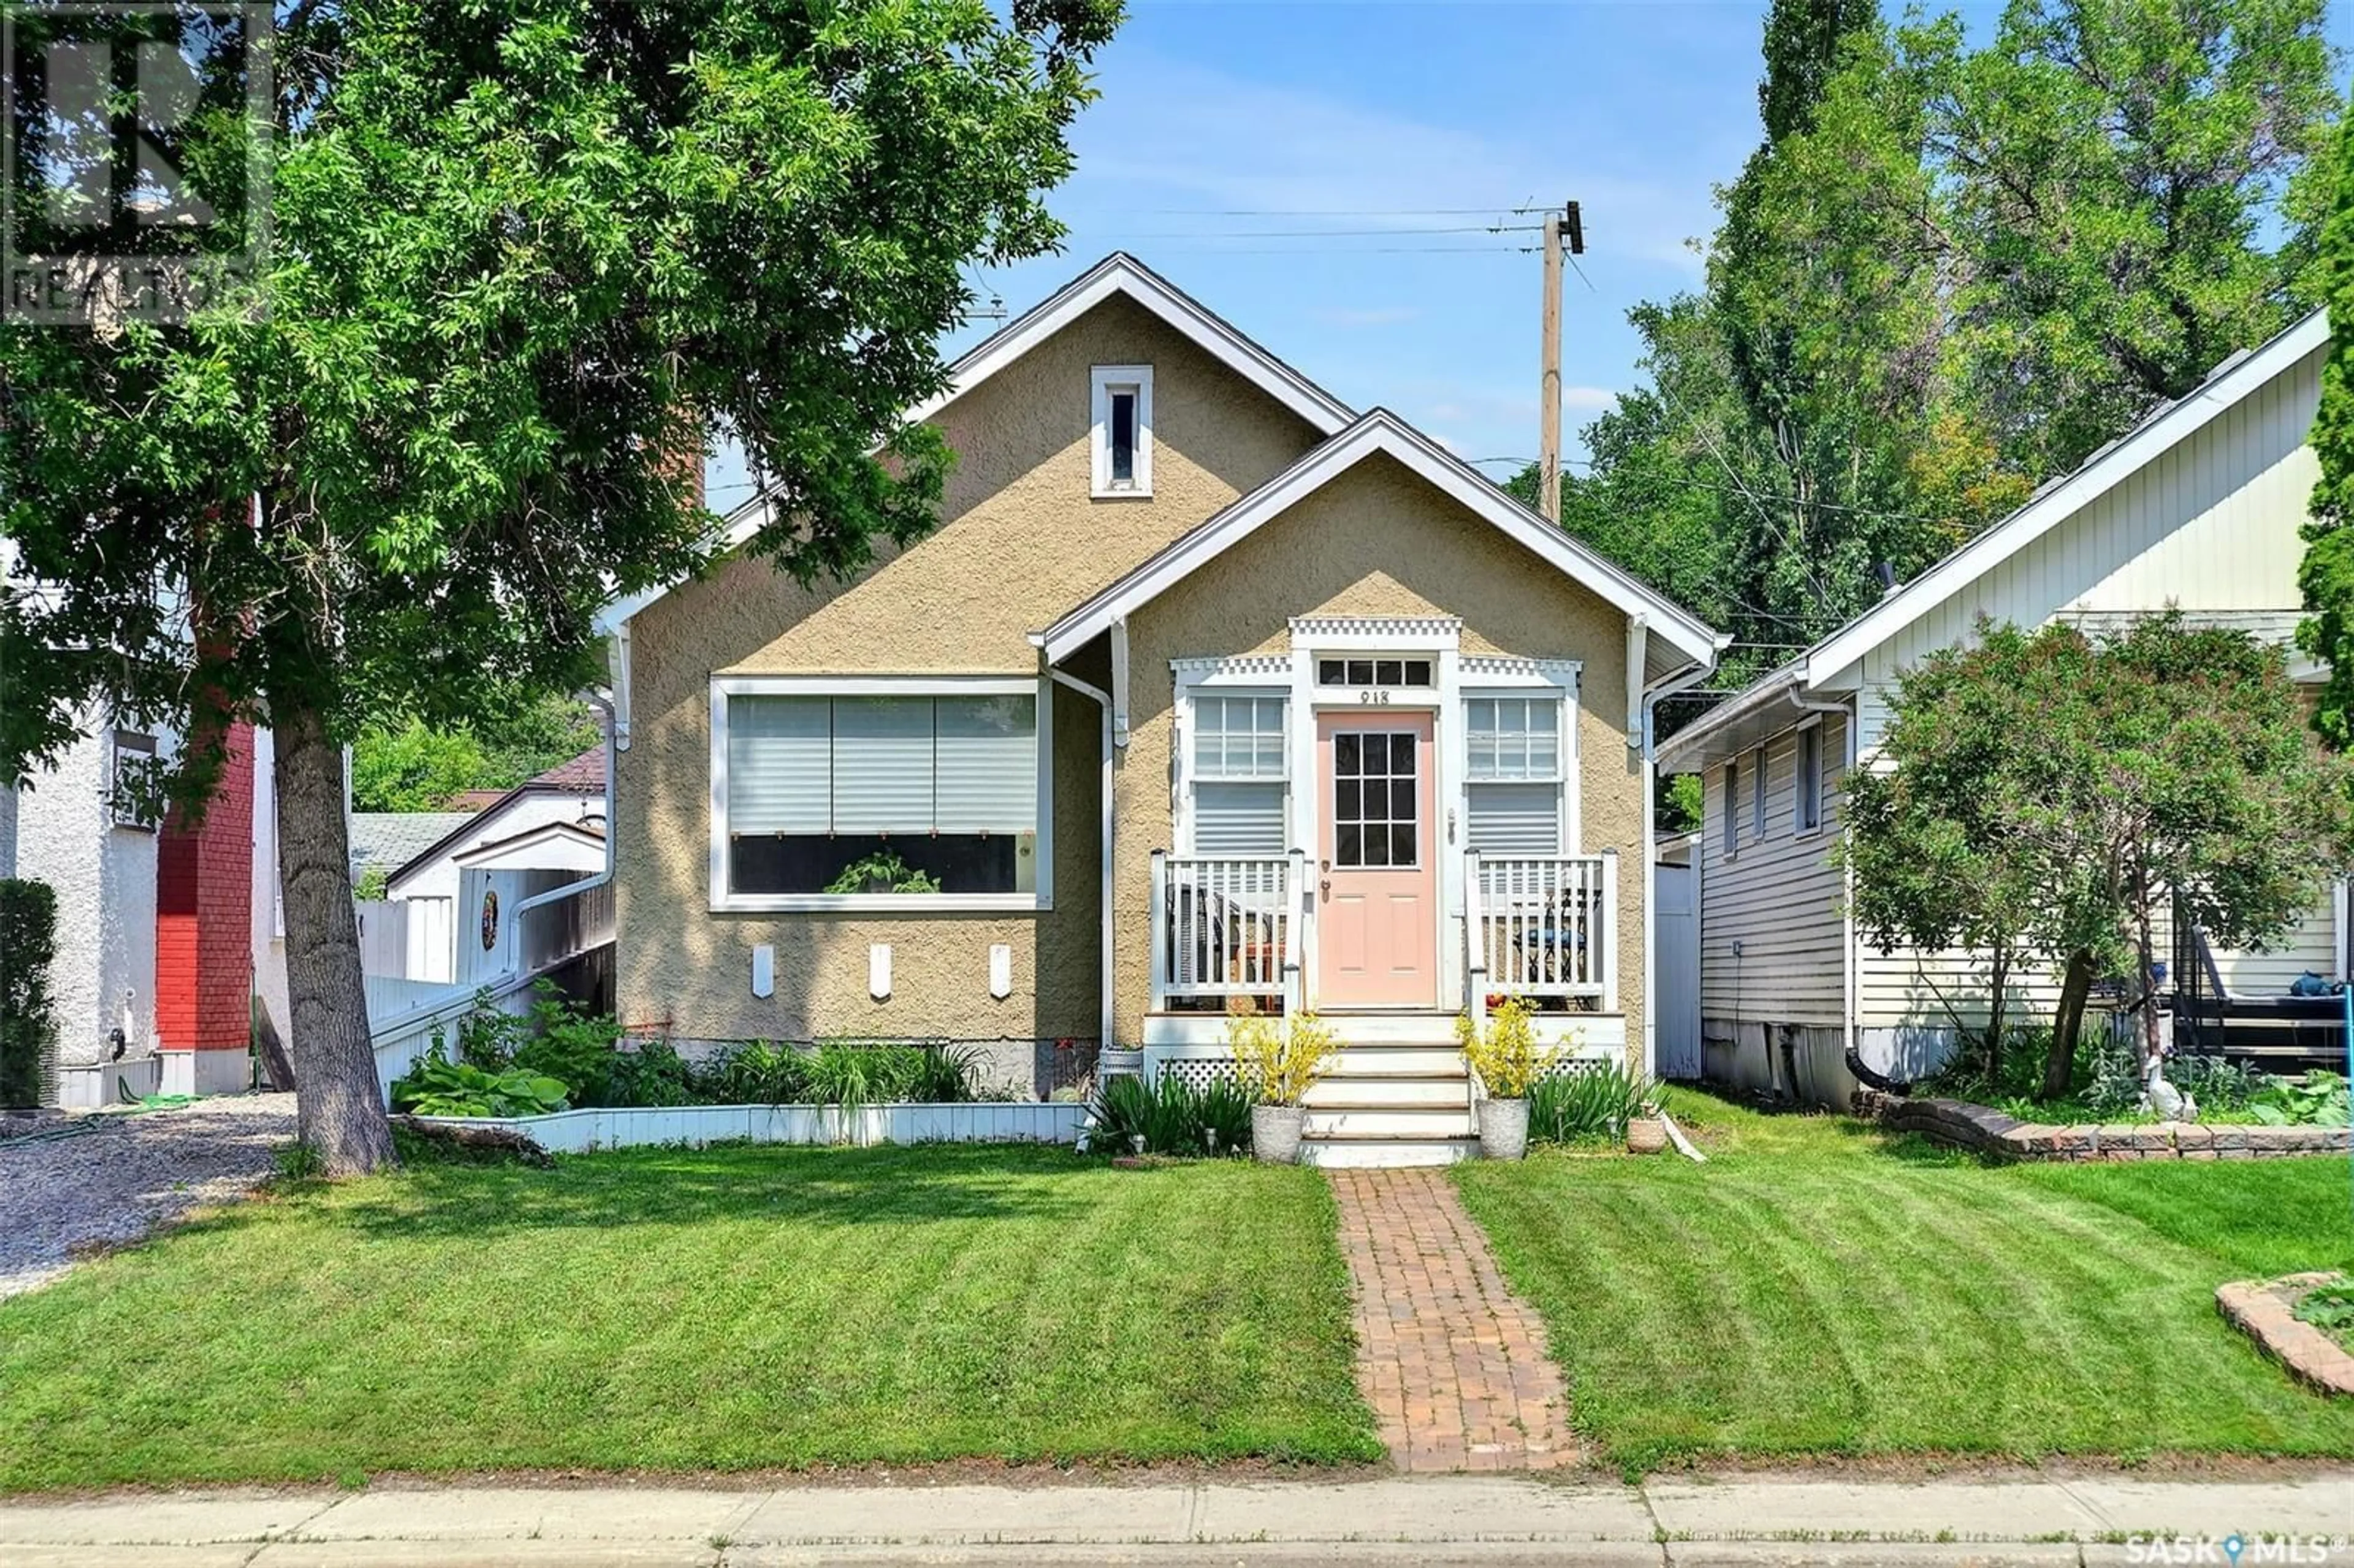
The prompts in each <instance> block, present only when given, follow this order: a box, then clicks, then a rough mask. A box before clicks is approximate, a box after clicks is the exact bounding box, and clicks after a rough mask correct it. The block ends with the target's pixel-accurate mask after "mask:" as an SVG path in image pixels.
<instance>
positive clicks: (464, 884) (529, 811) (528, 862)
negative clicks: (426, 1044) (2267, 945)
mask: <svg viewBox="0 0 2354 1568" xmlns="http://www.w3.org/2000/svg"><path fill="white" fill-rule="evenodd" d="M352 848H353V857H354V859H355V861H356V862H357V863H358V864H357V866H356V867H355V874H356V873H357V872H364V871H366V869H368V868H369V867H370V866H381V867H383V868H384V869H385V872H386V883H385V896H384V898H383V899H381V900H366V901H363V902H362V903H361V905H360V952H361V960H362V967H363V968H364V969H366V971H367V974H368V975H369V977H370V994H371V995H372V996H375V997H376V998H377V999H378V1000H379V1001H384V1002H387V1003H390V1002H397V1001H400V1000H402V999H404V998H406V997H408V996H409V995H410V994H411V993H414V994H418V995H422V994H424V990H423V989H420V988H429V987H432V986H447V985H451V984H460V983H465V982H467V981H469V980H472V979H475V978H477V976H478V973H479V972H481V970H482V964H483V963H484V962H486V961H494V960H495V957H496V954H495V948H496V943H495V941H486V940H483V939H482V937H483V934H484V932H485V931H486V930H489V931H491V932H495V929H496V927H497V923H498V918H499V916H498V914H497V907H498V906H500V905H505V906H512V905H514V903H516V902H518V901H519V900H520V899H521V898H525V897H529V896H531V895H534V894H537V893H541V892H545V891H546V890H547V889H548V888H551V887H556V886H560V885H564V884H566V883H568V882H572V881H576V880H578V878H580V877H582V876H584V875H587V874H589V873H591V872H594V871H597V870H599V869H601V868H602V867H603V865H604V863H605V751H604V747H602V746H601V745H600V746H598V747H592V748H590V749H589V750H588V751H586V752H583V753H582V754H581V755H579V756H578V757H576V758H572V759H571V760H570V761H568V762H566V763H563V764H561V765H559V766H557V767H555V768H549V769H548V770H547V771H546V772H545V773H542V774H540V775H539V776H538V777H537V778H535V779H530V780H528V781H526V782H525V783H523V784H520V785H517V786H516V787H515V788H514V789H510V790H508V791H507V792H506V793H505V794H504V795H502V796H500V797H499V798H498V799H497V800H494V801H493V802H492V803H491V804H490V805H489V806H487V807H485V808H484V809H483V810H479V811H406V812H383V811H377V812H362V813H358V814H355V816H354V817H353V819H352ZM486 899H489V900H491V902H489V903H488V904H486ZM485 955H490V957H489V958H486V957H485ZM396 980H397V981H406V982H408V986H407V987H406V988H404V987H401V986H397V985H393V984H390V983H387V982H391V981H396Z"/></svg>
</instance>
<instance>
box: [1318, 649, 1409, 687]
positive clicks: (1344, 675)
mask: <svg viewBox="0 0 2354 1568" xmlns="http://www.w3.org/2000/svg"><path fill="white" fill-rule="evenodd" d="M1432 668H1433V663H1432V661H1430V660H1428V659H1400V658H1394V657H1392V658H1384V657H1379V656H1374V655H1366V656H1362V657H1341V658H1331V659H1319V660H1317V661H1316V683H1317V684H1318V685H1320V686H1366V687H1372V686H1420V687H1427V686H1429V685H1430V684H1431V683H1432V682H1431V671H1432Z"/></svg>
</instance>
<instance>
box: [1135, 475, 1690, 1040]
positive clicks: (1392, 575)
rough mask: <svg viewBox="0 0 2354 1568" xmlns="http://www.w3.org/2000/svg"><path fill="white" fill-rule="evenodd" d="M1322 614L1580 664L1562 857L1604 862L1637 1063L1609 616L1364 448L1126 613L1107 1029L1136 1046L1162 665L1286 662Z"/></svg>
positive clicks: (1156, 815) (1167, 701) (1635, 971)
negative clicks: (1450, 620)
mask: <svg viewBox="0 0 2354 1568" xmlns="http://www.w3.org/2000/svg"><path fill="white" fill-rule="evenodd" d="M1338 615H1384V616H1439V615H1452V616H1459V617H1461V618H1462V620H1463V631H1462V648H1463V652H1466V653H1503V654H1511V655H1513V656H1516V657H1521V658H1533V659H1575V660H1578V661H1579V662H1581V664H1582V669H1581V671H1580V673H1579V681H1580V700H1579V703H1578V758H1579V768H1580V772H1579V776H1578V790H1579V808H1578V813H1579V821H1580V833H1579V842H1578V844H1577V846H1576V847H1577V848H1578V850H1579V851H1580V853H1588V854H1591V853H1598V852H1600V851H1602V850H1605V849H1611V848H1615V849H1617V851H1618V855H1619V874H1618V898H1619V904H1618V940H1619V949H1618V950H1619V962H1618V977H1619V982H1618V989H1619V1005H1620V1007H1621V1009H1622V1010H1623V1012H1625V1014H1626V1018H1627V1041H1628V1057H1629V1059H1630V1061H1631V1062H1632V1063H1633V1064H1634V1065H1637V1066H1639V1065H1640V1063H1641V1056H1642V1036H1643V1019H1642V1011H1643V994H1642V974H1643V969H1642V953H1643V946H1642V944H1643V937H1644V931H1645V921H1644V911H1643V877H1642V868H1643V854H1644V844H1643V800H1642V787H1643V776H1642V761H1641V757H1640V755H1639V754H1638V752H1636V751H1634V750H1632V749H1630V748H1629V747H1628V745H1627V730H1626V714H1625V709H1626V702H1625V697H1624V694H1625V692H1626V690H1627V622H1626V618H1625V617H1624V616H1623V615H1621V614H1620V612H1619V611H1618V610H1617V609H1616V608H1615V607H1613V606H1612V605H1610V604H1609V603H1608V602H1606V600H1604V599H1601V598H1600V597H1599V596H1597V595H1596V594H1594V593H1593V592H1591V591H1589V590H1588V589H1586V588H1582V587H1580V586H1579V585H1578V584H1576V583H1575V582H1572V581H1570V580H1569V579H1568V578H1566V577H1563V576H1562V575H1560V574H1559V573H1558V572H1556V571H1554V570H1553V568H1552V567H1549V566H1546V565H1544V564H1543V563H1542V562H1541V561H1539V560H1538V559H1537V557H1535V556H1532V555H1531V554H1530V553H1528V552H1527V551H1525V550H1523V549H1522V548H1521V546H1518V545H1515V544H1513V543H1512V542H1511V540H1509V539H1507V538H1506V537H1505V536H1504V535H1502V534H1500V533H1499V532H1497V531H1496V530H1495V529H1494V528H1493V527H1491V526H1490V525H1489V524H1487V523H1486V522H1484V521H1482V520H1481V519H1479V517H1476V516H1474V515H1473V514H1470V513H1469V512H1468V511H1466V510H1465V509H1464V508H1463V507H1462V506H1461V505H1459V504H1458V503H1456V502H1454V501H1453V500H1451V499H1449V498H1448V497H1447V496H1446V495H1445V494H1443V493H1440V492H1439V491H1438V490H1437V489H1435V488H1434V487H1432V486H1431V485H1429V484H1427V483H1426V482H1423V481H1422V480H1421V479H1420V478H1418V477H1417V476H1416V475H1415V474H1414V473H1412V472H1411V471H1408V470H1407V469H1405V467H1404V466H1403V465H1401V464H1399V463H1397V462H1396V461H1394V460H1392V459H1390V458H1388V457H1386V456H1382V455H1376V456H1374V457H1372V458H1369V459H1367V460H1366V461H1363V462H1362V463H1360V464H1358V465H1357V466H1356V467H1355V468H1353V469H1352V470H1350V471H1348V472H1346V473H1344V474H1342V475H1341V476H1340V477H1339V478H1337V479H1335V480H1333V481H1332V482H1331V483H1329V484H1327V485H1325V486H1324V487H1323V488H1322V489H1321V490H1319V491H1317V492H1316V493H1314V494H1312V495H1310V496H1309V497H1307V498H1306V499H1305V500H1303V501H1301V502H1300V503H1299V504H1298V505H1296V506H1294V507H1292V508H1291V509H1290V510H1289V511H1288V512H1287V513H1285V514H1283V515H1282V516H1279V517H1277V518H1275V519H1274V520H1272V521H1270V522H1268V523H1267V524H1264V525H1262V526H1261V527H1260V528H1259V529H1258V530H1257V532H1256V533H1254V534H1252V535H1250V536H1249V537H1248V538H1246V539H1244V540H1243V541H1242V542H1240V543H1239V544H1237V545H1235V546H1234V547H1233V548H1231V549H1229V550H1228V551H1226V553H1225V555H1223V556H1219V557H1218V558H1217V559H1215V560H1214V561H1212V562H1210V563H1209V564H1208V565H1207V566H1205V567H1203V568H1202V569H1201V570H1200V571H1197V572H1195V573H1194V574H1193V576H1191V577H1187V578H1186V579H1185V580H1184V581H1182V582H1181V583H1179V584H1178V585H1177V586H1176V587H1174V588H1172V589H1170V590H1169V591H1168V592H1167V593H1165V594H1163V595H1161V597H1160V598H1159V599H1155V600H1153V601H1152V602H1151V603H1150V604H1148V605H1146V606H1145V607H1143V608H1142V609H1140V610H1139V611H1138V612H1137V613H1136V614H1135V615H1133V616H1132V617H1130V618H1129V726H1130V737H1129V745H1128V747H1127V750H1126V751H1125V753H1124V754H1123V755H1122V756H1121V758H1120V760H1119V771H1118V775H1117V778H1116V783H1115V789H1116V799H1117V800H1118V802H1119V825H1120V826H1119V841H1118V848H1117V853H1116V861H1117V866H1118V873H1117V876H1116V879H1115V886H1114V897H1113V907H1114V908H1115V909H1116V910H1117V911H1118V916H1117V923H1118V924H1117V929H1116V931H1115V934H1114V938H1113V945H1114V948H1116V950H1117V952H1118V953H1119V989H1118V991H1117V993H1116V996H1115V1009H1114V1022H1115V1027H1116V1030H1117V1033H1119V1035H1120V1036H1121V1037H1122V1038H1124V1039H1130V1040H1133V1039H1137V1038H1140V1037H1141V1033H1142V1026H1143V1019H1144V1012H1145V1008H1146V1005H1147V993H1148V991H1149V990H1150V975H1149V973H1148V971H1147V968H1146V965H1145V963H1144V961H1143V960H1144V957H1145V955H1146V954H1147V953H1148V952H1149V950H1150V903H1151V899H1150V886H1151V852H1152V851H1153V850H1154V849H1156V848H1158V849H1169V848H1173V847H1174V843H1173V838H1172V834H1173V821H1172V810H1171V800H1170V784H1169V781H1170V778H1171V758H1170V747H1171V740H1172V736H1173V734H1174V727H1175V719H1174V707H1175V702H1176V682H1175V677H1174V676H1173V675H1172V673H1171V671H1170V668H1169V662H1170V661H1171V660H1172V659H1184V658H1203V657H1226V656H1231V655H1233V654H1237V653H1252V652H1282V651H1286V650H1288V649H1289V647H1290V645H1291V633H1290V621H1291V619H1292V618H1293V617H1294V616H1338ZM1295 722H1298V720H1297V719H1296V718H1295Z"/></svg>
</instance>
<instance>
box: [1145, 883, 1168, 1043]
mask: <svg viewBox="0 0 2354 1568" xmlns="http://www.w3.org/2000/svg"><path fill="white" fill-rule="evenodd" d="M1150 897H1151V899H1152V917H1151V919H1150V922H1149V923H1148V925H1147V927H1146V928H1147V930H1149V931H1150V934H1151V938H1152V989H1151V995H1150V1004H1151V1008H1152V1011H1153V1012H1166V1011H1167V1010H1168V1007H1169V852H1168V851H1167V850H1154V851H1153V852H1152V892H1151V895H1150Z"/></svg>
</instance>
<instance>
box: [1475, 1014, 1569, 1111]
mask: <svg viewBox="0 0 2354 1568" xmlns="http://www.w3.org/2000/svg"><path fill="white" fill-rule="evenodd" d="M1533 1012H1534V1010H1533V1009H1532V1008H1531V1007H1530V1006H1529V1004H1528V1003H1527V1002H1526V1001H1522V1000H1521V999H1520V998H1518V997H1511V998H1509V999H1507V1000H1506V1001H1505V1002H1504V1003H1503V1005H1502V1006H1500V1007H1499V1008H1497V1009H1496V1011H1495V1012H1492V1013H1490V1014H1489V1016H1488V1027H1487V1030H1486V1031H1485V1033H1482V1032H1481V1031H1480V1029H1479V1026H1478V1025H1476V1024H1474V1023H1473V1022H1471V1015H1470V1014H1469V1013H1468V1012H1467V1013H1465V1014H1463V1015H1462V1016H1461V1017H1459V1018H1458V1019H1456V1021H1455V1037H1456V1039H1458V1041H1460V1042H1462V1045H1463V1059H1464V1060H1465V1061H1467V1062H1469V1063H1470V1064H1471V1070H1472V1071H1473V1072H1475V1073H1477V1074H1479V1080H1480V1082H1482V1083H1484V1084H1486V1085H1487V1086H1488V1092H1489V1093H1490V1094H1491V1095H1493V1096H1495V1097H1497V1098H1498V1099H1505V1100H1518V1099H1525V1098H1527V1097H1528V1093H1529V1087H1530V1086H1531V1085H1532V1084H1534V1083H1535V1082H1536V1081H1537V1080H1538V1079H1540V1078H1542V1077H1543V1076H1544V1075H1545V1074H1546V1072H1547V1071H1549V1070H1550V1069H1551V1068H1552V1066H1553V1064H1554V1062H1555V1061H1556V1060H1558V1059H1559V1056H1560V1053H1559V1052H1558V1051H1555V1050H1553V1048H1552V1047H1550V1046H1542V1045H1539V1044H1537V1035H1536V1030H1535V1029H1534V1028H1533V1027H1532V1025H1531V1024H1530V1022H1529V1020H1530V1018H1531V1017H1532V1014H1533Z"/></svg>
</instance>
